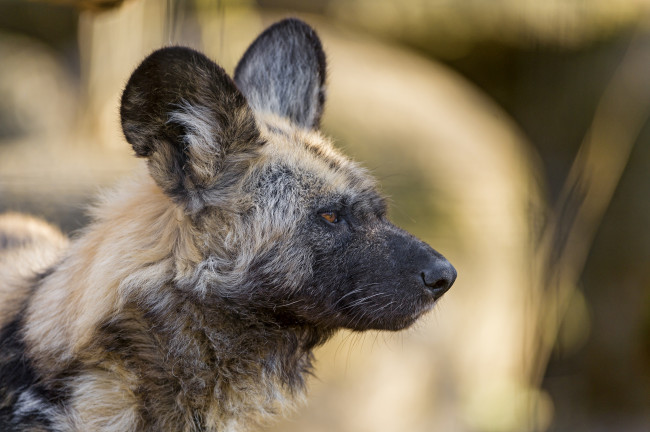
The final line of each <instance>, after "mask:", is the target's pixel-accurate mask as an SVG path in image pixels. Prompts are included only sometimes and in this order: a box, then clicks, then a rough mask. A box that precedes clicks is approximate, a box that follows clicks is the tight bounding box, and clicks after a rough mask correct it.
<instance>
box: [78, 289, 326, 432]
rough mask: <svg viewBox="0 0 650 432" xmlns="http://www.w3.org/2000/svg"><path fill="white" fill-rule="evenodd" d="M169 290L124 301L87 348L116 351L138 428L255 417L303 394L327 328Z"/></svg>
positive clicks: (200, 426) (199, 425)
mask: <svg viewBox="0 0 650 432" xmlns="http://www.w3.org/2000/svg"><path fill="white" fill-rule="evenodd" d="M172 290H173V288H169V289H168V291H169V292H168V296H169V297H168V300H170V299H171V298H172V297H173V300H170V301H167V302H166V307H165V310H160V311H155V310H152V309H150V308H148V307H142V305H139V304H138V303H136V302H132V303H129V304H127V305H126V306H125V307H124V308H123V309H122V311H121V312H120V313H119V314H118V315H117V316H115V317H114V318H112V319H111V320H109V321H107V322H105V323H104V324H103V325H102V326H101V327H100V329H99V331H98V335H97V337H96V338H94V342H93V346H92V347H91V350H90V351H95V350H99V351H104V355H107V354H108V355H112V356H120V359H119V363H120V364H121V366H122V367H123V368H124V373H126V374H128V375H130V376H132V377H134V379H135V380H136V381H137V385H136V386H135V387H134V392H135V393H136V394H135V396H136V398H137V399H138V400H139V402H140V404H141V417H142V422H143V424H142V429H144V430H147V429H148V428H152V429H156V428H159V429H165V428H169V425H170V424H171V425H175V426H174V427H175V428H176V429H177V430H184V428H185V427H187V426H188V422H189V423H190V427H194V428H196V429H197V430H213V429H214V430H222V429H224V428H225V427H226V426H227V425H228V424H232V422H237V423H242V422H244V423H246V422H251V423H260V422H263V421H264V420H265V419H266V418H267V417H268V416H269V415H270V414H274V413H281V412H283V411H286V410H287V408H291V407H292V406H293V404H294V402H295V401H296V400H300V399H301V398H302V396H303V393H304V390H305V378H306V375H307V374H309V373H310V372H311V368H312V359H313V355H312V349H313V348H314V347H315V346H316V345H319V344H321V343H323V342H324V341H325V340H326V339H327V337H328V336H329V335H330V334H331V333H330V332H324V331H319V330H317V329H314V328H311V327H308V326H300V325H290V326H287V325H280V324H278V323H275V324H274V323H271V322H269V321H268V320H266V319H264V320H261V319H260V318H259V315H258V314H255V313H246V312H244V311H241V310H238V309H237V308H235V307H233V306H232V305H229V304H228V303H227V302H221V303H220V304H219V303H218V304H213V303H211V304H209V305H206V304H202V303H201V302H199V301H197V300H195V299H190V298H187V297H185V296H182V295H174V294H173V293H172V292H171V291H172ZM116 347H118V348H116ZM101 355H102V354H100V353H96V354H95V355H92V357H96V356H99V357H101ZM161 395H162V397H161ZM176 426H178V427H176ZM190 430H192V429H190Z"/></svg>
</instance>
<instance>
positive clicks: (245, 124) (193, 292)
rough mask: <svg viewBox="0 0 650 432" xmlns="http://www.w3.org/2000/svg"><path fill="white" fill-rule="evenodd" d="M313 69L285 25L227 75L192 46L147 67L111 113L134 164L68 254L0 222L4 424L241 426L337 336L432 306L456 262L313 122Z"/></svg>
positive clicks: (311, 45)
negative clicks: (416, 232) (394, 215)
mask: <svg viewBox="0 0 650 432" xmlns="http://www.w3.org/2000/svg"><path fill="white" fill-rule="evenodd" d="M271 48H272V49H271ZM324 74H325V56H324V54H323V51H322V48H321V45H320V42H319V41H318V38H317V36H316V34H315V33H314V31H313V30H312V29H311V28H310V27H308V26H307V25H306V24H304V23H302V22H300V21H297V20H285V21H282V22H280V23H278V24H276V25H274V26H272V27H271V28H270V29H268V30H267V31H266V32H265V33H263V34H262V35H261V36H260V38H258V40H257V41H256V42H255V43H254V44H253V45H252V46H251V48H249V50H248V51H247V52H246V54H245V55H244V58H243V60H242V62H241V63H240V65H239V66H238V68H237V70H236V73H235V79H234V80H233V79H231V78H230V77H228V75H227V74H226V73H225V72H224V71H223V70H222V69H221V68H220V67H219V66H217V65H216V64H214V63H213V62H212V61H210V60H209V59H207V58H206V57H205V56H203V55H202V54H200V53H197V52H195V51H193V50H190V49H188V48H180V47H173V48H165V49H162V50H159V51H156V52H155V53H153V54H152V55H150V56H149V57H148V58H147V59H145V60H144V62H143V63H142V64H141V65H140V66H139V67H138V68H137V69H136V71H135V72H134V73H133V75H132V77H131V79H130V80H129V82H128V84H127V86H126V89H125V91H124V94H123V97H122V106H121V117H122V126H123V130H124V134H125V136H126V139H127V141H128V142H129V143H130V144H131V145H132V146H133V149H134V151H135V153H136V155H137V156H139V157H142V158H145V159H146V161H147V168H148V169H145V167H144V166H143V167H142V170H141V172H140V173H139V174H138V175H136V176H135V177H134V178H133V179H131V180H129V181H127V182H125V183H124V184H122V185H121V186H120V187H118V188H117V189H116V190H115V191H114V192H113V193H111V194H108V195H107V196H105V197H104V199H103V200H102V202H101V203H99V204H98V205H97V206H96V208H95V210H94V214H93V216H94V222H93V223H92V224H91V225H90V226H88V227H87V228H86V229H85V231H84V232H83V233H82V234H81V235H80V236H79V238H77V239H76V240H75V241H74V242H72V244H71V245H70V246H69V247H67V243H66V240H65V239H64V238H63V236H62V235H61V234H60V233H58V231H56V230H55V229H53V228H51V227H49V226H48V225H46V224H44V223H42V222H38V221H36V220H33V219H26V218H24V217H22V216H16V215H14V216H5V217H4V219H3V218H0V260H1V261H0V272H1V273H0V274H1V275H2V276H1V278H2V279H0V293H1V295H2V296H3V298H2V300H1V301H2V303H0V304H2V310H0V312H2V315H1V316H0V319H1V320H2V322H0V324H1V325H2V330H1V331H0V426H1V427H0V429H2V430H8V431H91V430H92V431H188V432H189V431H242V430H248V429H249V428H250V427H251V426H252V425H255V424H259V423H262V422H264V421H265V420H266V419H268V418H270V417H272V416H273V415H276V414H278V413H282V412H284V411H286V410H287V409H288V408H290V407H291V406H292V405H293V404H294V403H295V401H299V400H300V399H301V398H302V395H303V391H304V388H305V377H306V376H307V375H308V374H309V373H310V371H311V367H312V349H313V348H314V347H315V346H317V345H319V344H321V343H323V342H324V341H325V340H327V339H328V337H330V336H331V335H332V333H333V332H334V331H336V330H337V329H339V328H342V327H344V328H349V329H353V330H359V331H361V330H367V329H385V330H399V329H402V328H405V327H408V326H409V325H411V324H412V323H413V322H414V321H415V320H416V319H417V318H418V317H419V316H420V315H421V314H423V313H424V312H426V311H427V310H429V309H430V308H431V307H432V306H433V304H434V302H435V300H437V299H438V298H439V297H440V296H441V295H442V294H443V293H444V292H445V291H446V290H447V289H448V288H449V287H450V286H451V284H452V283H453V281H454V279H455V270H454V269H453V267H451V265H450V264H449V263H448V262H447V261H446V260H445V259H444V258H443V257H442V256H441V255H439V254H438V253H437V252H435V251H434V250H433V249H431V248H430V247H428V246H427V245H426V244H424V243H422V242H420V241H419V240H417V239H415V238H413V237H412V236H410V235H409V234H407V233H405V232H404V231H401V230H400V229H399V228H396V227H395V226H393V225H392V224H390V223H389V222H388V221H387V220H386V216H385V213H386V208H385V203H384V200H383V199H382V198H381V196H380V195H379V194H378V193H377V192H376V189H375V183H374V181H373V180H372V178H371V177H369V176H368V174H367V173H366V171H365V170H363V169H362V168H360V167H359V166H358V165H357V164H355V163H354V162H351V161H349V160H348V159H347V158H345V157H344V156H342V155H341V154H340V153H339V152H337V151H336V150H335V149H334V148H333V147H332V145H331V144H330V143H329V141H328V140H327V139H326V138H324V137H323V136H322V135H321V134H320V132H319V131H318V130H317V128H318V124H319V121H320V115H321V113H322V105H323V103H324ZM147 171H148V172H147ZM7 221H9V222H7ZM16 227H21V228H20V231H18V229H17V228H16Z"/></svg>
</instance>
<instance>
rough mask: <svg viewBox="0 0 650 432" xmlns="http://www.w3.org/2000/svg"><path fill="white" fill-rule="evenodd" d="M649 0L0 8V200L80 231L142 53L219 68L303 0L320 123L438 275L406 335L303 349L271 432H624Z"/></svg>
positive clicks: (648, 343) (127, 161)
mask: <svg viewBox="0 0 650 432" xmlns="http://www.w3.org/2000/svg"><path fill="white" fill-rule="evenodd" d="M52 4H55V6H52ZM100 10H102V11H101V12H99V11H100ZM648 11H649V4H648V2H647V1H643V0H620V1H611V0H591V1H581V0H553V1H534V0H523V1H522V0H493V1H480V0H431V1H416V0H402V1H396V0H322V1H320V0H304V1H298V0H258V1H257V2H253V1H235V0H227V1H226V0H187V1H182V0H166V1H156V0H129V1H124V2H122V1H103V0H99V1H94V0H78V1H76V0H55V1H51V2H43V3H37V2H23V1H10V2H4V3H0V59H1V60H0V210H4V209H14V210H22V211H31V212H35V213H37V214H42V215H45V216H47V217H48V218H50V219H51V220H54V221H56V222H58V223H59V224H61V225H63V226H64V228H65V229H67V230H72V229H74V228H77V227H79V226H81V225H83V224H84V223H85V216H84V213H83V210H82V208H83V206H84V205H85V204H86V203H87V202H88V201H89V200H90V199H91V198H90V197H92V195H93V194H94V193H95V192H96V190H97V187H98V186H102V185H108V184H111V183H113V182H114V181H115V180H116V179H117V178H119V177H121V176H123V175H126V174H127V173H128V172H129V171H130V169H131V167H132V166H133V164H134V163H135V162H134V158H133V157H132V156H131V155H130V150H129V146H128V145H126V144H125V142H124V140H123V138H122V136H121V132H120V130H119V121H118V105H119V94H120V91H121V89H122V86H123V84H124V82H125V81H126V79H127V78H128V76H129V74H130V72H131V71H132V69H133V68H134V67H135V66H136V65H137V63H138V62H139V60H140V59H141V58H142V57H143V56H144V55H146V54H147V53H148V52H150V51H151V50H153V49H155V48H157V47H159V46H161V45H164V44H169V43H182V44H187V45H190V46H193V47H195V48H199V49H202V50H204V51H205V52H206V53H207V54H208V55H209V56H211V57H212V58H214V59H215V60H216V61H217V62H219V63H220V64H222V65H224V66H225V67H226V69H227V70H229V71H232V69H233V67H234V65H235V64H236V62H237V60H238V59H239V57H240V56H241V55H242V53H243V51H244V49H245V48H246V46H247V44H248V43H250V41H251V40H252V39H253V38H254V37H255V35H256V34H257V33H258V32H259V31H260V30H261V29H262V28H264V26H265V25H267V24H269V23H271V22H272V21H273V20H275V19H278V18H280V17H284V16H287V15H295V14H296V13H309V14H310V15H303V16H302V17H303V18H304V19H306V20H307V21H309V22H310V23H311V24H312V25H314V26H315V27H316V29H317V30H318V31H319V34H320V35H321V36H322V38H323V42H324V45H325V49H326V51H327V53H328V60H329V72H330V76H329V80H328V82H329V88H328V105H327V108H326V112H325V117H324V128H325V131H326V133H327V134H329V135H332V136H333V137H334V139H335V140H336V143H337V145H339V146H340V147H341V148H343V149H344V151H345V152H346V153H348V154H349V155H351V156H352V157H354V158H356V159H358V160H360V161H362V162H363V163H364V164H365V165H366V166H368V167H369V168H370V169H371V170H372V171H373V172H374V173H375V174H376V175H377V176H378V177H379V179H380V181H381V183H382V185H383V187H384V190H385V192H386V193H387V195H388V196H389V198H390V201H391V204H392V205H391V217H392V218H393V219H394V220H395V221H396V222H397V223H398V224H399V225H401V226H403V227H404V228H406V229H408V230H409V231H411V232H413V233H415V234H416V235H418V236H420V237H422V238H423V239H425V240H426V241H428V242H429V243H431V244H432V245H433V246H434V247H435V248H436V249H438V250H440V251H441V252H443V253H444V254H445V255H446V256H447V257H448V258H450V260H451V261H452V262H453V263H454V265H455V266H456V268H457V269H458V270H459V279H458V281H457V283H456V285H455V286H454V288H453V289H452V290H451V291H450V293H448V295H447V296H446V297H445V299H444V301H443V302H442V304H441V305H440V307H439V308H438V309H437V310H436V311H434V312H433V313H432V314H431V315H430V316H429V317H428V319H425V321H424V322H423V323H421V324H419V325H418V326H416V328H415V329H413V330H411V331H408V332H406V333H404V334H399V335H383V334H368V335H365V336H364V335H355V334H349V333H342V334H341V335H340V336H339V337H338V338H337V339H336V340H334V341H332V342H330V343H329V344H327V345H326V346H325V347H323V348H322V349H321V350H320V351H319V352H318V367H317V374H318V376H319V377H320V378H319V379H317V380H313V382H312V387H313V388H312V392H311V396H310V398H309V405H308V407H306V408H304V409H301V410H300V412H299V413H297V414H296V415H295V416H294V417H293V418H292V419H290V420H288V421H284V422H282V423H280V424H278V425H276V426H275V429H274V430H278V431H285V432H286V431H311V432H318V431H331V430H337V431H342V432H345V431H350V432H353V431H354V432H360V431H361V432H362V431H373V432H378V431H386V432H388V431H391V432H392V431H409V432H411V431H423V432H424V431H432V430H439V431H452V430H453V431H495V432H496V431H513V432H514V431H524V430H548V429H550V430H561V431H572V432H573V431H591V430H602V431H620V430H626V431H637V430H638V431H645V430H648V428H650V392H649V391H648V390H647V389H648V388H650V290H648V287H649V285H650V265H649V264H650V230H648V229H647V222H648V220H650V200H648V198H647V197H648V196H649V194H650V169H648V168H649V167H650V145H648V144H649V142H650V129H649V127H648V122H647V118H648V115H649V112H650V79H648V78H647V77H649V76H650V35H649V33H648V31H649V30H648V28H649V26H648V23H649V22H650V21H649V18H648V17H649V15H648ZM48 17H52V19H49V18H48ZM50 21H55V22H50ZM57 23H58V24H57ZM61 23H64V24H61ZM36 39H39V41H36ZM416 52H417V53H416Z"/></svg>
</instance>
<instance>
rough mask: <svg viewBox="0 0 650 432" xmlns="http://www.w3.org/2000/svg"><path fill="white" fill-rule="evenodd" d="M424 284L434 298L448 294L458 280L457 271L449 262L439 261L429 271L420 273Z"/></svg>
mask: <svg viewBox="0 0 650 432" xmlns="http://www.w3.org/2000/svg"><path fill="white" fill-rule="evenodd" d="M420 277H421V278H422V282H423V283H424V285H425V286H426V287H427V288H429V290H430V291H431V292H432V293H433V295H434V296H436V297H440V296H442V295H443V294H444V293H446V292H447V291H448V290H449V288H451V286H452V285H453V284H454V281H455V280H456V269H454V267H453V266H452V265H451V264H450V263H449V262H448V261H447V260H443V261H437V262H436V263H435V264H434V265H432V266H431V267H430V268H429V269H427V270H425V271H423V272H421V273H420Z"/></svg>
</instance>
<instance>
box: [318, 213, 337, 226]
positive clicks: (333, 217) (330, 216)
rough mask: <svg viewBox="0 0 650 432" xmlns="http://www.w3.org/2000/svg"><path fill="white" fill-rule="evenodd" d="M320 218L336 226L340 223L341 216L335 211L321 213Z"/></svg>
mask: <svg viewBox="0 0 650 432" xmlns="http://www.w3.org/2000/svg"><path fill="white" fill-rule="evenodd" d="M320 217H322V218H323V219H325V220H326V221H327V222H329V223H334V224H335V223H338V222H339V214H338V213H337V212H333V211H328V212H323V213H320Z"/></svg>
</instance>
